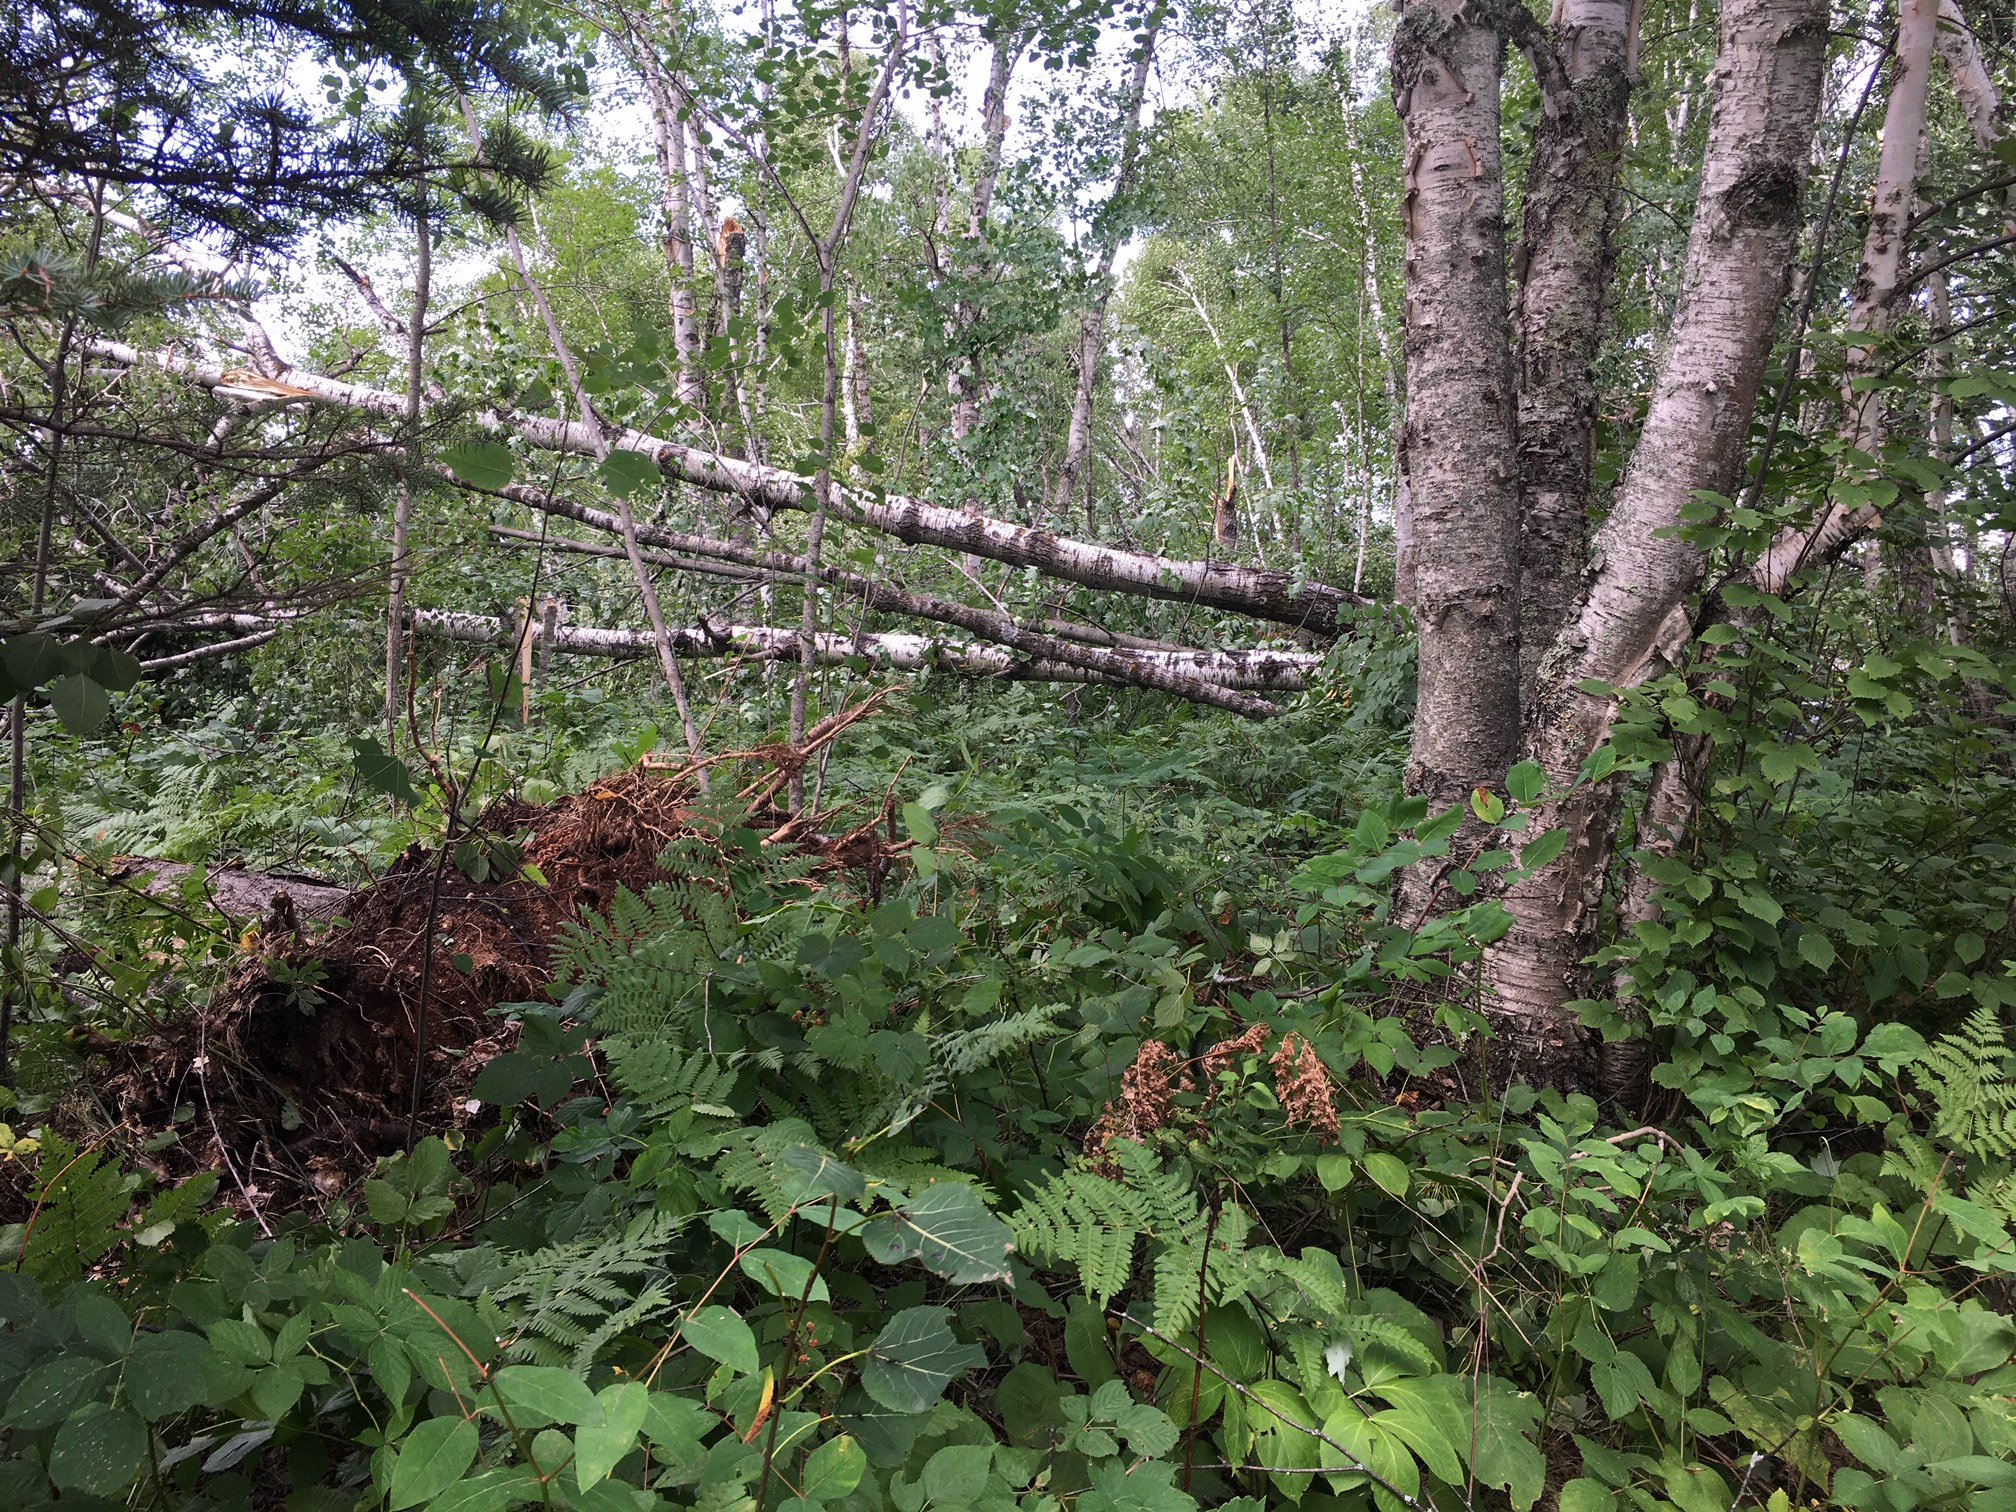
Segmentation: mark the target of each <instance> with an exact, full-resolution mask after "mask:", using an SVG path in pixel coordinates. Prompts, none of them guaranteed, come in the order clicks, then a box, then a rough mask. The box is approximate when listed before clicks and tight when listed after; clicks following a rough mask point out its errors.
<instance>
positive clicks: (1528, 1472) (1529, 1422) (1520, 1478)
mask: <svg viewBox="0 0 2016 1512" xmlns="http://www.w3.org/2000/svg"><path fill="white" fill-rule="evenodd" d="M1466 1395H1468V1393H1467V1392H1466ZM1465 1405H1466V1406H1468V1407H1469V1408H1470V1411H1469V1412H1468V1413H1467V1414H1466V1416H1468V1417H1469V1418H1470V1420H1471V1423H1472V1434H1473V1436H1474V1437H1473V1442H1474V1444H1475V1448H1474V1449H1473V1450H1472V1452H1471V1458H1470V1469H1471V1473H1472V1474H1473V1475H1475V1476H1476V1477H1477V1479H1478V1480H1480V1481H1482V1482H1483V1483H1484V1484H1485V1485H1487V1486H1497V1487H1499V1488H1500V1489H1502V1490H1504V1491H1506V1492H1508V1493H1509V1494H1510V1496H1511V1498H1512V1505H1513V1506H1514V1507H1516V1508H1518V1509H1519V1512H1525V1509H1526V1508H1528V1507H1530V1506H1532V1505H1533V1503H1535V1502H1536V1501H1538V1500H1539V1499H1540V1493H1541V1491H1542V1490H1543V1489H1545V1487H1546V1484H1547V1457H1546V1456H1545V1455H1544V1454H1542V1453H1541V1452H1540V1450H1539V1447H1538V1446H1537V1445H1535V1444H1534V1443H1533V1442H1532V1441H1531V1440H1530V1439H1528V1438H1527V1437H1526V1435H1527V1434H1529V1433H1530V1432H1532V1431H1533V1428H1534V1425H1535V1424H1536V1423H1538V1422H1539V1420H1540V1412H1541V1405H1540V1399H1539V1398H1538V1397H1536V1396H1534V1395H1532V1394H1531V1393H1530V1392H1523V1391H1519V1390H1517V1389H1516V1388H1515V1387H1513V1386H1510V1385H1508V1384H1507V1383H1506V1382H1504V1381H1501V1380H1499V1379H1498V1378H1497V1377H1496V1376H1483V1377H1480V1378H1478V1379H1477V1381H1476V1396H1475V1399H1474V1403H1466V1404H1465Z"/></svg>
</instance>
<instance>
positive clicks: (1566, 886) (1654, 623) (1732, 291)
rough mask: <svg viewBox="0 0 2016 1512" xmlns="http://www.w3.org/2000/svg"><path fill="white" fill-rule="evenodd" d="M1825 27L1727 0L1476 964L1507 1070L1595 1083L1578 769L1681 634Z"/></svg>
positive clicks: (1603, 861) (1595, 849)
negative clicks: (1532, 854) (1509, 882)
mask: <svg viewBox="0 0 2016 1512" xmlns="http://www.w3.org/2000/svg"><path fill="white" fill-rule="evenodd" d="M1826 41H1827V9H1826V5H1825V3H1824V0H1726V3H1725V4H1724V5H1723V8H1722V18H1721V44H1720V54H1719V57H1718V60H1717V63H1716V69H1715V99H1714V106H1713V113H1712V117H1711V120H1710V124H1709V128H1708V146H1707V152H1706V156H1705V159H1704V163H1703V167H1702V179H1701V194H1700V198H1699V201H1698V202H1697V205H1696V208H1695V214H1694V224H1693V227H1692V230H1691V231H1690V233H1689V236H1688V242H1687V256H1686V262H1685V264H1684V266H1683V268H1682V272H1681V284H1680V297H1679V303H1678V306H1677V308H1676V310H1675V313H1674V320H1673V328H1672V336H1671V340H1670V346H1669V348H1668V351H1667V353H1666V357H1665V360H1664V361H1663V362H1662V364H1661V367H1660V373H1659V377H1658V380H1657V383H1656V384H1655V386H1654V390H1653V395H1652V401H1651V406H1650V408H1649V410H1648V412H1647V414H1646V418H1645V426H1644V430H1643V433H1642V435H1641V437H1640V440H1639V443H1638V447H1637V450H1636V452H1635V453H1634V455H1633V457H1632V461H1631V468H1630V472H1629V473H1628V475H1627V476H1626V478H1625V480H1624V483H1623V486H1622V487H1621V488H1620V489H1619V491H1618V495H1617V501H1616V507H1615V508H1614V509H1613V510H1612V512H1611V514H1610V516H1609V518H1608V519H1607V520H1606V521H1605V522H1604V525H1603V528H1602V530H1601V531H1600V532H1599V533H1598V535H1597V538H1596V542H1595V549H1594V552H1593V560H1594V563H1595V565H1594V568H1593V570H1592V574H1591V580H1590V583H1589V587H1588V591H1587V592H1586V594H1585V596H1584V598H1583V600H1582V602H1581V605H1580V607H1579V609H1578V611H1577V613H1576V615H1575V617H1574V618H1573V619H1572V620H1571V622H1570V623H1569V625H1568V627H1567V628H1566V629H1565V630H1564V631H1563V633H1562V635H1561V636H1560V637H1559V639H1558V640H1557V641H1556V642H1555V644H1554V646H1553V648H1552V649H1551V650H1550V651H1549V653H1548V655H1547V657H1546V659H1545V660H1544V661H1543V663H1542V665H1541V669H1540V681H1539V685H1538V687H1537V689H1536V695H1535V698H1534V700H1533V706H1532V709H1531V711H1530V713H1529V716H1528V725H1527V729H1528V734H1527V747H1528V753H1529V755H1530V756H1531V757H1532V758H1533V759H1534V760H1536V761H1537V762H1539V764H1540V765H1541V766H1542V768H1543V769H1544V770H1545V772H1546V775H1547V778H1548V781H1549V784H1550V790H1551V796H1550V797H1548V798H1547V799H1546V800H1544V801H1543V802H1542V803H1541V804H1540V805H1539V807H1538V808H1537V810H1536V811H1535V817H1534V821H1533V824H1532V828H1531V830H1530V831H1529V833H1532V834H1536V835H1537V834H1540V833H1543V832H1545V831H1548V830H1553V829H1557V828H1559V829H1565V830H1566V832H1567V846H1566V849H1565V850H1564V851H1563V853H1562V855H1561V857H1560V859H1559V860H1557V861H1555V862H1554V863H1553V864H1552V865H1550V866H1547V867H1544V868H1542V869H1540V871H1539V872H1538V873H1537V874H1536V875H1534V876H1532V877H1529V878H1526V879H1525V880H1523V881H1520V882H1517V883H1515V884H1513V886H1512V887H1511V888H1510V889H1509V890H1508V893H1507V903H1508V905H1509V906H1510V908H1511V911H1512V914H1513V916H1514V919H1515V921H1516V922H1515V924H1514V927H1513V929H1512V931H1511V933H1510V934H1508V935H1507V936H1506V937H1505V939H1503V940H1502V941H1500V942H1499V943H1498V944H1497V945H1495V946H1493V947H1492V948H1491V949H1490V951H1489V952H1487V955H1486V959H1485V970H1486V975H1487V978H1488V979H1489V982H1490V984H1491V987H1492V988H1493V990H1494V995H1495V1001H1494V1002H1493V1004H1492V1005H1491V1012H1492V1016H1493V1018H1494V1020H1495V1021H1496V1022H1497V1024H1498V1025H1499V1027H1500V1032H1501V1042H1502V1043H1504V1044H1506V1045H1507V1048H1508V1049H1509V1050H1510V1051H1511V1059H1512V1062H1513V1064H1512V1065H1511V1066H1510V1067H1506V1068H1503V1069H1505V1070H1507V1071H1509V1072H1510V1073H1511V1074H1513V1075H1528V1076H1539V1077H1541V1078H1543V1079H1546V1080H1552V1081H1565V1082H1570V1083H1575V1082H1586V1080H1587V1078H1588V1074H1589V1070H1590V1068H1589V1066H1588V1064H1587V1057H1586V1050H1587V1045H1586V1035H1585V1032H1584V1031H1583V1029H1582V1027H1581V1025H1580V1024H1579V1023H1578V1022H1577V1021H1576V1018H1575V1015H1574V1014H1573V1013H1572V1012H1570V1011H1569V1009H1568V1006H1567V1005H1568V1004H1569V1003H1570V1002H1571V1001H1573V1000H1574V999H1575V998H1577V997H1579V996H1580V995H1581V994H1582V990H1583V980H1584V977H1583V963H1584V961H1585V960H1586V958H1587V957H1588V955H1589V953H1590V950H1591V947H1592V944H1593V939H1594V933H1595V924H1596V908H1597V902H1598V899H1599V897H1600V895H1601V892H1602V888H1603V881H1604V876H1605V873H1606V871H1607V869H1608V865H1609V861H1610V855H1611V847H1612V842H1613V840H1614V837H1615V832H1616V822H1617V805H1618V799H1619V794H1618V791H1617V785H1616V783H1615V782H1606V783H1598V784H1593V785H1592V784H1588V783H1583V784H1581V785H1579V786H1577V785H1576V779H1577V777H1578V775H1579V773H1580V771H1581V768H1582V764H1583V762H1584V760H1585V759H1586V758H1587V757H1588V756H1589V755H1590V753H1592V752H1593V751H1595V750H1596V748H1597V747H1598V746H1600V745H1602V744H1603V742H1604V741H1605V740H1606V739H1607V738H1608V737H1609V734H1610V730H1611V726H1612V723H1613V721H1614V720H1615V717H1616V712H1617V698H1616V696H1615V695H1614V694H1613V693H1607V692H1601V691H1592V689H1595V688H1600V687H1608V688H1613V689H1614V688H1623V687H1628V686H1630V685H1631V684H1633V683H1636V682H1638V681H1639V680H1641V679H1642V678H1644V677H1645V676H1647V675H1648V674H1649V673H1651V672H1652V671H1653V670H1655V668H1656V666H1657V665H1658V663H1659V661H1660V658H1661V656H1662V653H1668V652H1670V651H1672V650H1673V649H1675V647H1674V644H1673V643H1674V638H1675V635H1676V631H1677V632H1678V633H1679V634H1680V635H1684V633H1685V630H1686V619H1685V613H1684V605H1685V602H1686V599H1687V597H1688V595H1689V594H1690V593H1692V592H1693V591H1694V590H1695V589H1696V588H1697V587H1698V586H1699V584H1700V581H1701V575H1702V571H1703V567H1704V562H1705V559H1704V557H1703V554H1702V551H1701V548H1700V547H1699V546H1698V545H1697V544H1696V543H1694V542H1693V541H1691V540H1688V539H1686V538H1685V537H1684V536H1683V535H1681V534H1680V533H1679V532H1678V531H1677V530H1675V529H1674V528H1673V527H1675V526H1677V525H1679V524H1680V523H1681V513H1680V512H1681V510H1682V508H1683V507H1684V506H1685V505H1687V504H1688V503H1689V502H1690V501H1691V500H1692V499H1693V498H1694V496H1695V494H1696V493H1697V492H1699V491H1701V490H1710V491H1713V492H1716V493H1720V494H1725V495H1726V494H1728V493H1730V492H1731V491H1732V490H1733V489H1734V487H1735V485H1736V480H1737V475H1738V471H1739V468H1740V466H1741V463H1742V458H1743V449H1744V443H1745V441H1746V439H1747V436H1748V432H1749V425H1750V417H1751V412H1752V410H1753V409H1754V407H1755V404H1756V400H1757V395H1758V391H1759V389H1760V388H1761V386H1762V383H1763V378H1764V367H1765V362H1766V360H1767V358H1768V357H1769V354H1770V345H1771V330H1772V326H1773V323H1774V319H1775V316H1776V313H1777V309H1778V306H1779V303H1780V302H1781V300H1782V299H1783V297H1784V292H1785V288H1786V283H1787V277H1788V273H1789V267H1790V262H1791V258H1792V255H1793V250H1794V246H1795V242H1796V239H1797V234H1798V227H1799V209H1800V195H1801V191H1802V188H1803V185H1804V181H1805V173H1806V165H1807V159H1808V155H1809V150H1810V147H1811V144H1812V138H1813V129H1814V125H1815V121H1816V119H1817V117H1818V113H1819V107H1820V95H1821V80H1822V73H1823V68H1824V62H1825V54H1826Z"/></svg>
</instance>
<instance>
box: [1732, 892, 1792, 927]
mask: <svg viewBox="0 0 2016 1512" xmlns="http://www.w3.org/2000/svg"><path fill="white" fill-rule="evenodd" d="M1734 897H1735V899H1736V906H1737V907H1738V908H1740V909H1742V910H1743V912H1745V913H1747V914H1748V915H1750V917H1751V918H1753V919H1762V920H1763V921H1764V922H1765V923H1766V924H1776V923H1777V922H1778V921H1779V920H1780V919H1783V918H1784V917H1785V910H1784V909H1782V908H1780V907H1779V906H1778V900H1777V899H1776V898H1774V897H1772V896H1771V894H1769V893H1767V892H1765V891H1763V890H1762V889H1760V888H1755V887H1746V888H1744V889H1743V890H1742V891H1741V892H1738V893H1735V894H1734Z"/></svg>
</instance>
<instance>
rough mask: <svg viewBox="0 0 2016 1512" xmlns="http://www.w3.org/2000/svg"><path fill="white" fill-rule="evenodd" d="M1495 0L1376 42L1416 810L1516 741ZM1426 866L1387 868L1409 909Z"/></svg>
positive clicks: (1425, 897)
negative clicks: (1396, 305)
mask: <svg viewBox="0 0 2016 1512" xmlns="http://www.w3.org/2000/svg"><path fill="white" fill-rule="evenodd" d="M1504 3H1506V0H1489V3H1475V0H1411V3H1409V4H1408V6H1407V9H1406V10H1405V12H1404V13H1403V14H1402V16H1401V19H1400V25H1399V28H1398V30H1397V31H1396V32H1395V33H1394V37H1393V99H1394V105H1395V108H1396V109H1397V110H1398V112H1399V115H1400V119H1401V122H1402V124H1403V125H1404V127H1405V144H1404V150H1405V153H1406V166H1405V176H1404V179H1403V185H1402V187H1403V194H1404V199H1403V203H1402V210H1401V220H1402V226H1403V229H1404V231H1405V235H1406V260H1407V266H1406V291H1407V294H1406V311H1405V315H1404V325H1403V329H1404V340H1403V347H1402V352H1403V356H1404V360H1405V362H1406V367H1407V400H1406V411H1405V416H1406V418H1405V433H1404V445H1405V449H1406V457H1407V487H1408V494H1409V504H1410V518H1411V524H1412V536H1413V538H1412V541H1411V555H1412V558H1413V602H1414V606H1415V618H1416V620H1417V622H1418V624H1419V634H1420V644H1419V653H1418V655H1419V674H1418V675H1419V681H1418V692H1417V696H1416V700H1415V706H1414V737H1413V748H1412V751H1411V752H1410V755H1409V760H1408V765H1407V791H1408V792H1410V793H1412V794H1415V795H1418V796H1420V797H1424V798H1426V799H1427V800H1428V804H1429V809H1430V811H1431V812H1434V811H1439V810H1442V809H1447V808H1450V807H1453V806H1456V805H1460V804H1462V803H1464V802H1465V801H1466V800H1467V799H1468V797H1469V795H1470V792H1471V790H1472V789H1473V788H1477V787H1490V786H1494V785H1496V784H1497V783H1499V782H1500V781H1501V780H1502V779H1503V778H1504V775H1505V770H1506V768H1507V767H1509V766H1510V765H1511V764H1512V762H1513V760H1514V759H1515V758H1516V757H1517V755H1518V749H1519V624H1518V616H1519V605H1518V597H1517V595H1518V588H1519V482H1518V479H1519V470H1518V459H1517V455H1516V442H1515V438H1514V429H1513V426H1514V418H1513V387H1512V385H1513V375H1512V357H1511V354H1512V344H1511V322H1510V314H1509V311H1508V308H1507V305H1506V297H1505V234H1504V210H1503V205H1504V196H1503V180H1502V177H1501V175H1500V170H1499V153H1498V129H1499V121H1498V81H1499V75H1500V72H1501V69H1502V66H1503V62H1504V53H1505V39H1504V35H1503V31H1502V27H1503V25H1504V19H1505V17H1504V11H1503V10H1502V8H1501V7H1502V5H1503V4H1504ZM1434 886H1435V876H1434V873H1433V872H1432V871H1431V870H1430V869H1429V868H1427V867H1426V866H1423V867H1417V868H1414V869H1412V870H1410V872H1409V873H1408V875H1407V877H1406V878H1405V879H1404V880H1403V883H1402V888H1401V894H1402V898H1403V900H1404V901H1405V903H1406V905H1407V908H1408V912H1409V913H1410V914H1411V915H1416V916H1418V914H1419V913H1421V912H1423V911H1425V910H1426V909H1427V908H1428V907H1429V906H1430V904H1431V902H1432V894H1433V892H1434Z"/></svg>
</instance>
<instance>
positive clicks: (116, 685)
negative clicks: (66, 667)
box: [78, 645, 142, 693]
mask: <svg viewBox="0 0 2016 1512" xmlns="http://www.w3.org/2000/svg"><path fill="white" fill-rule="evenodd" d="M91 649H92V651H93V652H95V653H96V654H95V655H94V656H93V657H92V658H91V663H90V665H89V666H87V667H82V668H79V669H78V670H80V671H82V672H84V673H85V674H86V675H87V676H89V677H90V678H91V680H92V681H93V682H95V683H97V684H98V685H99V686H100V687H101V688H106V689H109V690H110V691H112V692H114V693H125V692H127V691H129V690H130V689H132V688H134V687H136V686H137V685H138V684H139V682H140V678H141V676H142V668H141V666H140V658H139V657H137V656H134V655H132V654H130V653H129V652H125V651H121V650H120V649H119V648H118V647H117V646H105V645H93V646H92V647H91Z"/></svg>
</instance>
